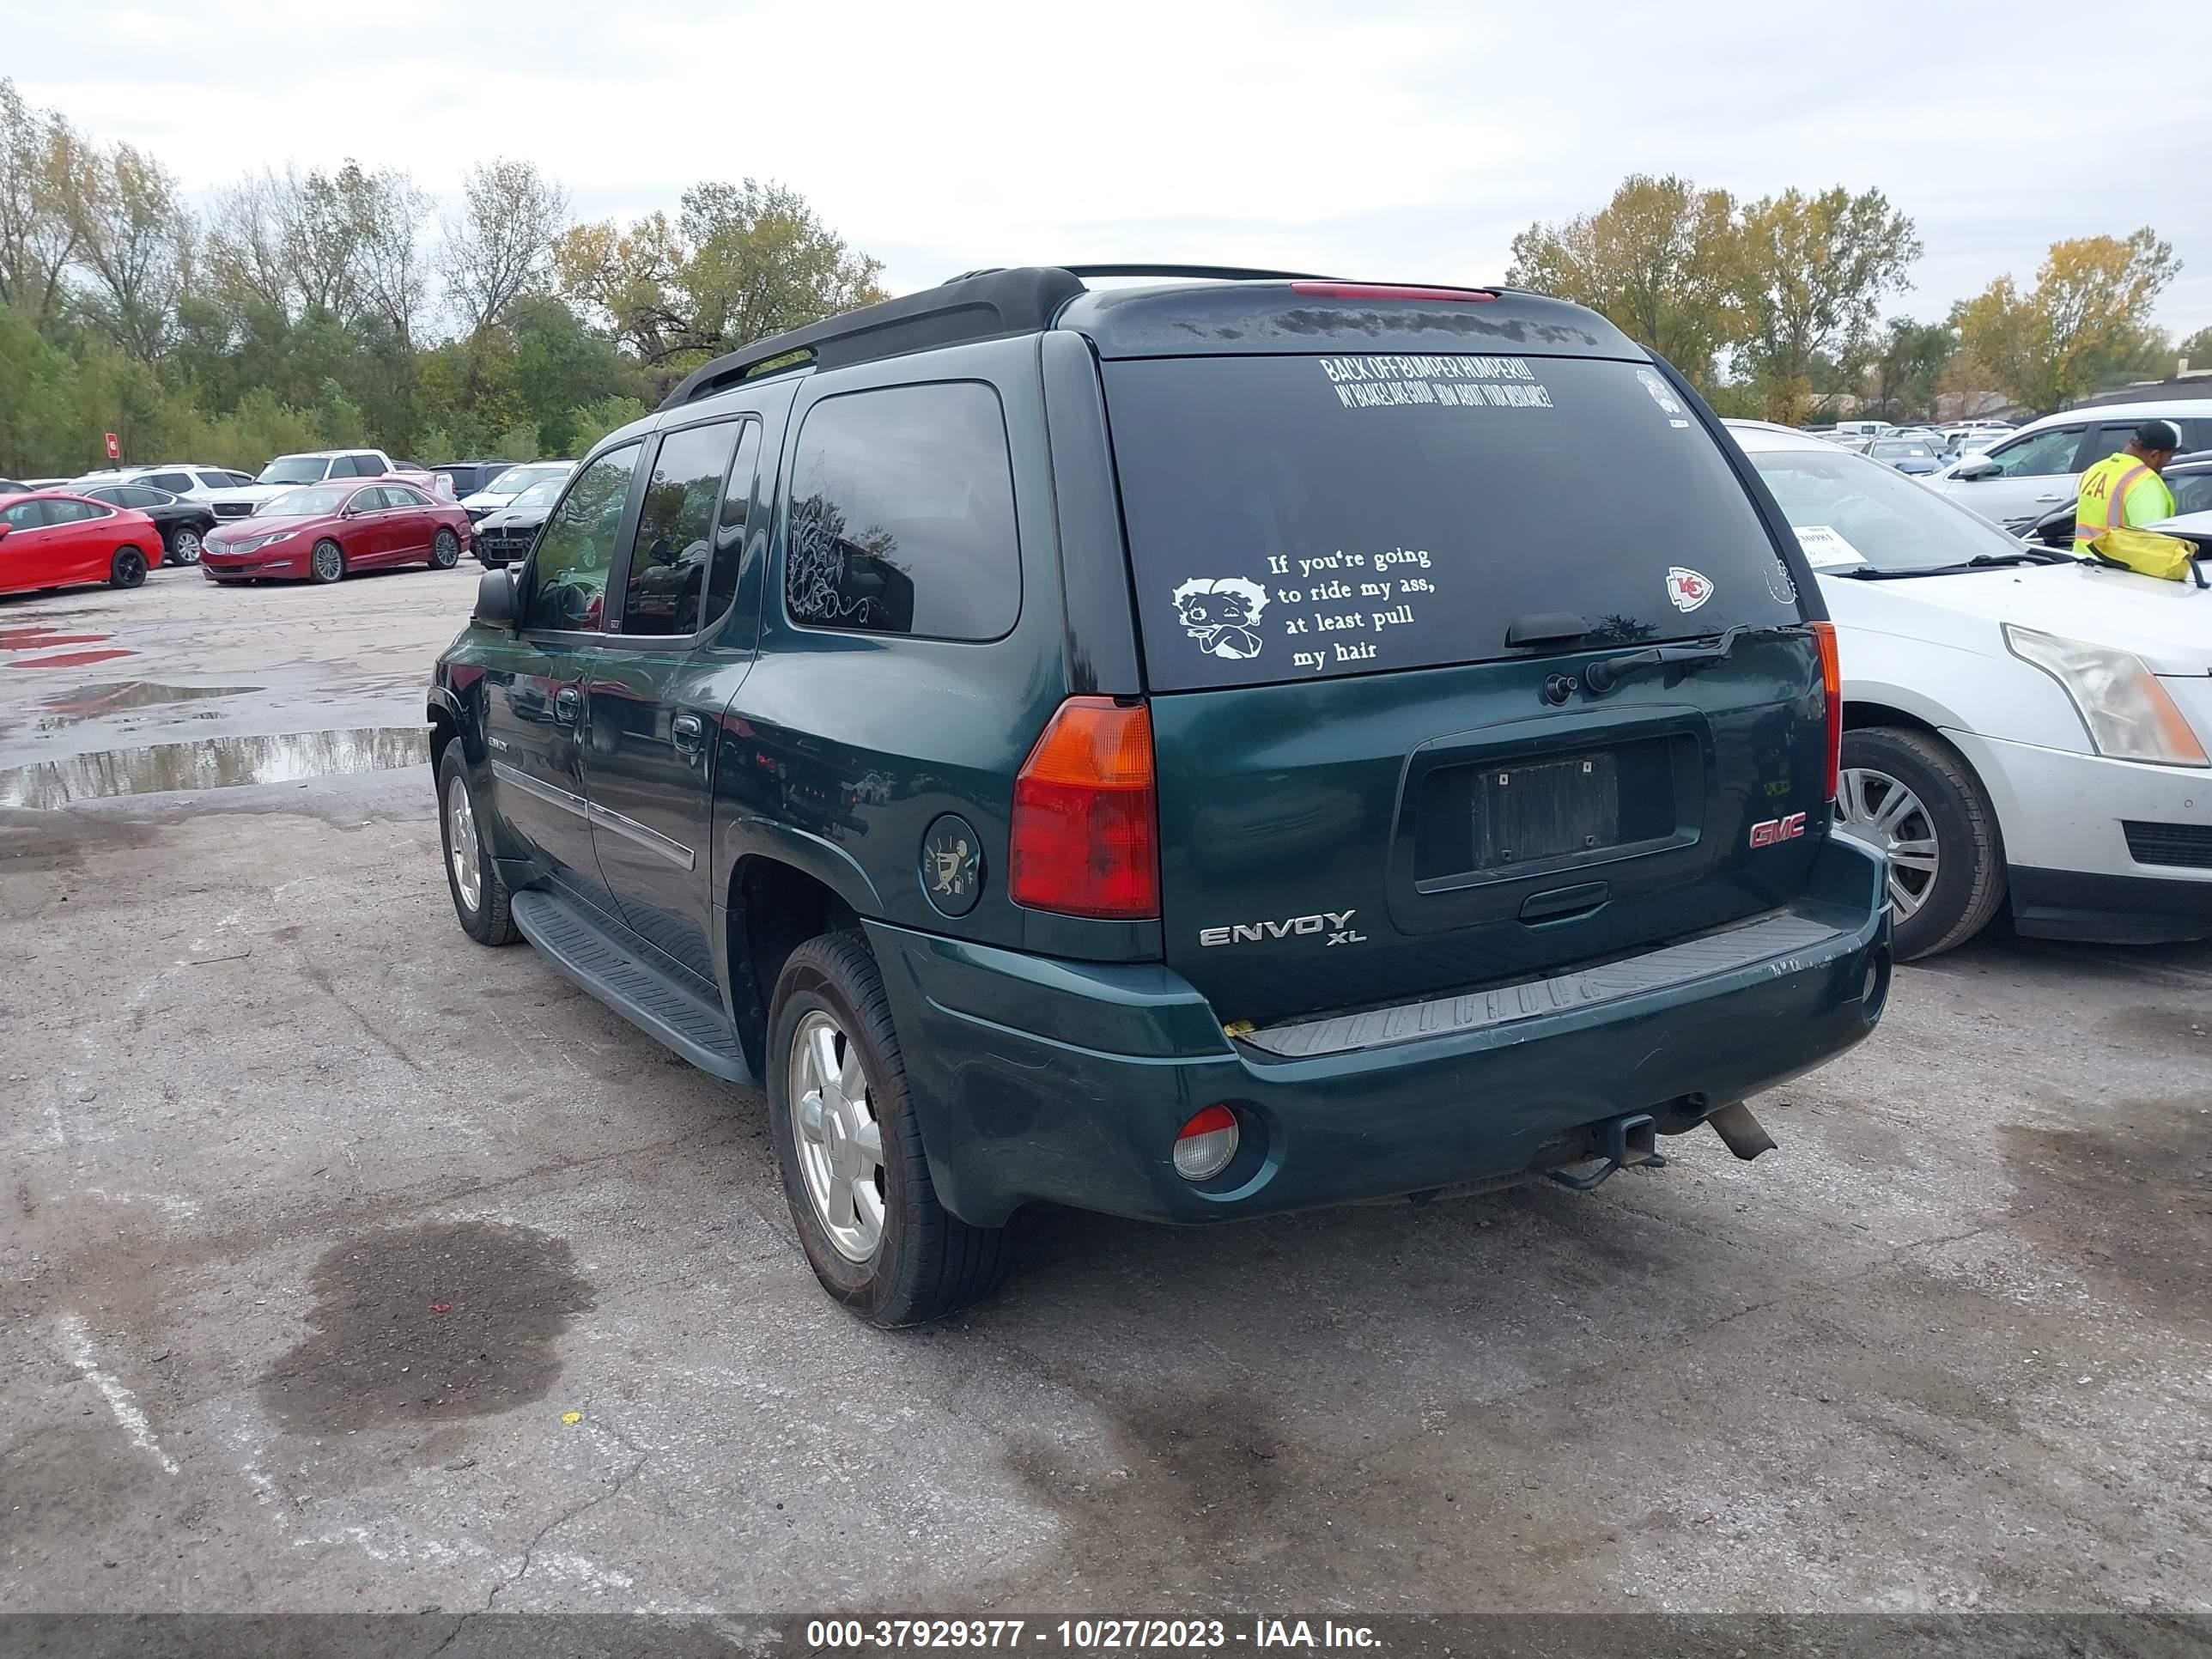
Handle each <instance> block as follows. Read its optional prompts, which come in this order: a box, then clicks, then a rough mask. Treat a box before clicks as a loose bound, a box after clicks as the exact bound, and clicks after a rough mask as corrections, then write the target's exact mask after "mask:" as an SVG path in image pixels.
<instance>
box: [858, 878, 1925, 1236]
mask: <svg viewBox="0 0 2212 1659" xmlns="http://www.w3.org/2000/svg"><path fill="white" fill-rule="evenodd" d="M1816 874H1817V879H1816V883H1815V888H1814V891H1813V892H1811V893H1809V894H1808V896H1807V899H1806V901H1805V902H1804V903H1803V904H1802V906H1801V907H1800V909H1801V913H1802V914H1803V915H1808V916H1809V917H1812V918H1814V919H1816V920H1818V921H1820V922H1821V923H1823V924H1824V926H1825V927H1826V930H1827V931H1826V933H1825V935H1824V937H1822V939H1820V943H1818V944H1817V945H1811V946H1808V947H1805V948H1802V949H1799V950H1796V951H1791V952H1790V954H1788V955H1787V956H1783V957H1771V958H1768V959H1765V960H1763V961H1759V962H1754V963H1748V964H1746V965H1743V966H1740V967H1736V968H1734V969H1729V971H1726V972H1722V973H1716V974H1712V975H1708V976H1705V977H1701V978H1697V979H1692V980H1689V981H1683V982H1679V983H1675V984H1673V985H1670V986H1668V987H1665V988H1662V989H1655V990H1653V991H1650V992H1648V993H1643V994H1632V995H1626V996H1622V997H1620V998H1619V999H1617V1000H1612V1001H1608V1002H1606V1003H1603V1004H1601V1005H1598V1006H1590V1007H1582V1008H1571V1009H1565V1010H1561V1011H1558V1012H1551V1013H1547V1014H1544V1015H1540V1016H1536V1017H1534V1018H1526V1019H1516V1020H1513V1021H1510V1022H1509V1023H1505V1024H1493V1025H1489V1026H1486V1027H1484V1028H1482V1029H1480V1030H1470V1031H1463V1032H1457V1033H1454V1034H1452V1035H1449V1036H1438V1037H1435V1038H1431V1039H1424V1040H1419V1041H1413V1042H1401V1043H1396V1044H1395V1045H1392V1046H1389V1047H1383V1048H1368V1049H1361V1050H1357V1051H1353V1052H1348V1053H1341V1054H1330V1055H1327V1056H1324V1057H1322V1058H1316V1059H1311V1060H1278V1059H1272V1058H1269V1057H1268V1056H1267V1055H1265V1054H1261V1053H1260V1052H1259V1051H1257V1050H1255V1049H1253V1048H1249V1046H1245V1045H1240V1044H1237V1043H1234V1042H1231V1040H1230V1039H1229V1038H1228V1037H1227V1036H1225V1035H1224V1034H1223V1032H1222V1030H1221V1026H1220V1023H1219V1021H1218V1019H1217V1018H1215V1016H1214V1014H1213V1012H1212V1009H1211V1008H1210V1007H1209V1006H1207V1005H1206V1001H1205V1000H1204V999H1203V998H1202V997H1200V995H1199V994H1198V993H1197V992H1196V991H1194V990H1193V989H1192V988H1191V987H1190V986H1189V985H1188V983H1186V982H1185V981H1183V980H1182V978H1181V977H1180V976H1179V975H1176V974H1174V973H1172V972H1170V970H1169V969H1167V968H1165V967H1164V966H1163V965H1160V964H1147V965H1142V966H1128V967H1108V966H1103V965H1098V964H1093V963H1071V962H1062V961H1056V960H1053V959H1050V958H1044V957H1031V956H1025V955H1023V954H1021V953H1018V952H1015V951H1001V950H996V949H994V948H990V947H987V946H981V945H968V944H963V943H962V942H960V941H957V940H951V939H939V938H936V937H933V936H931V935H927V934H922V933H912V932H908V931H907V930H905V929H902V928H896V927H887V926H884V925H880V924H870V926H869V929H868V932H869V937H870V940H871V942H872V945H873V946H874V949H875V952H876V957H877V960H878V963H880V965H881V966H882V969H883V972H884V982H885V985H886V987H887V989H888V991H889V993H890V999H891V1006H892V1012H893V1015H894V1018H896V1022H897V1024H898V1029H899V1030H900V1032H901V1034H902V1043H901V1048H902V1052H903V1054H904V1057H905V1060H906V1066H907V1074H908V1083H909V1085H910V1087H911V1088H912V1090H913V1091H914V1096H915V1103H916V1110H917V1112H918V1113H919V1114H920V1115H921V1128H922V1135H923V1140H924V1144H925V1145H926V1146H927V1148H928V1152H929V1164H930V1171H931V1174H932V1176H933V1179H934V1181H935V1182H936V1185H937V1190H938V1194H939V1197H940V1198H941V1199H943V1200H944V1201H945V1204H946V1205H947V1206H949V1207H950V1208H951V1210H952V1211H953V1212H954V1213H955V1214H957V1215H959V1216H961V1217H963V1218H964V1219H966V1220H968V1221H969V1222H971V1223H974V1224H975V1225H1000V1224H1001V1223H1003V1222H1004V1221H1005V1220H1006V1218H1007V1217H1008V1216H1010V1215H1011V1214H1012V1212H1014V1211H1015V1210H1017V1209H1018V1208H1019V1207H1020V1206H1022V1205H1024V1204H1025V1203H1029V1202H1032V1201H1048V1202H1054V1203H1061V1204H1067V1205H1072V1206H1076V1207H1078V1208H1082V1209H1089V1210H1097V1211H1103V1212H1107V1213H1109V1214H1114V1215H1122V1216H1129V1217H1133V1218H1142V1219H1148V1220H1158V1221H1185V1222H1194V1221H1213V1220H1225V1219H1230V1218H1236V1217H1240V1216H1249V1215H1261V1214H1267V1213H1271V1212H1277V1211H1283V1210H1292V1209H1301V1208H1306V1207H1311V1206H1321V1205H1328V1204H1340V1203H1348V1202H1354V1201H1357V1200H1363V1199H1369V1198H1383V1197H1389V1196H1393V1195H1396V1194H1405V1193H1413V1192H1419V1191H1423V1190H1426V1189H1429V1188H1443V1187H1452V1186H1457V1185H1460V1184H1462V1183H1466V1182H1479V1181H1483V1180H1487V1179H1492V1178H1494V1177H1496V1176H1501V1175H1510V1174H1512V1173H1515V1172H1516V1171H1520V1170H1528V1169H1530V1168H1532V1167H1541V1166H1542V1165H1545V1164H1550V1163H1554V1162H1558V1161H1560V1160H1561V1158H1563V1157H1564V1156H1571V1155H1573V1152H1574V1151H1575V1149H1577V1148H1578V1147H1579V1146H1580V1145H1581V1140H1580V1136H1581V1134H1582V1132H1583V1131H1584V1130H1586V1129H1587V1128H1588V1127H1589V1126H1591V1125H1594V1124H1596V1123H1599V1122H1601V1121H1604V1120H1606V1119H1607V1118H1611V1117H1614V1116H1617V1115H1620V1114H1622V1113H1624V1112H1631V1111H1651V1112H1653V1113H1654V1115H1655V1116H1656V1117H1657V1118H1658V1119H1659V1121H1660V1123H1661V1127H1662V1128H1682V1127H1689V1125H1691V1124H1692V1123H1694V1122H1695V1121H1698V1119H1699V1117H1701V1116H1702V1115H1704V1114H1705V1112H1708V1111H1710V1110H1711V1109H1715V1108H1717V1107H1719V1106H1722V1105H1725V1104H1727V1103H1729V1102H1731V1101H1735V1100H1741V1099H1742V1098H1743V1097H1746V1096H1747V1095H1750V1094H1753V1093H1756V1092H1757V1091H1760V1090H1762V1089H1766V1088H1771V1087H1772V1086H1773V1085H1776V1084H1778V1083H1780V1082H1782V1081H1784V1080H1785V1079H1789V1078H1790V1077H1793V1076H1795V1075H1796V1074H1798V1073H1802V1072H1805V1071H1808V1070H1810V1069H1811V1068H1812V1067H1814V1066H1818V1065H1820V1064H1821V1063H1822V1062H1823V1061H1825V1060H1829V1059H1831V1058H1832V1057H1833V1056H1835V1055H1836V1054H1840V1053H1842V1052H1843V1051H1844V1049H1846V1048H1850V1046H1851V1045H1852V1044H1853V1043H1855V1042H1858V1041H1859V1040H1860V1039H1862V1038H1863V1037H1864V1036H1866V1035H1867V1033H1868V1032H1869V1030H1872V1029H1873V1026H1874V1024H1875V1020H1876V1019H1877V1018H1879V1017H1880V1012H1881V1000H1882V993H1883V991H1884V990H1885V989H1886V987H1887V946H1888V937H1889V934H1888V930H1889V916H1888V912H1887V909H1886V908H1883V906H1882V902H1881V863H1880V860H1878V859H1876V858H1875V856H1874V855H1873V854H1869V853H1868V852H1866V851H1865V850H1864V849H1863V848H1859V847H1857V845H1856V844H1854V843H1851V842H1844V841H1841V840H1832V841H1831V842H1828V843H1827V845H1826V849H1825V850H1824V851H1823V853H1822V854H1821V858H1820V865H1819V866H1818V870H1817V872H1816ZM1870 983H1871V984H1873V985H1874V986H1875V994H1874V995H1873V996H1872V997H1871V998H1866V997H1864V995H1863V994H1864V992H1865V989H1866V987H1868V986H1869V984H1870ZM1214 1103H1231V1104H1233V1105H1234V1106H1235V1108H1236V1109H1237V1111H1238V1113H1239V1115H1240V1117H1241V1118H1242V1119H1243V1121H1245V1123H1246V1125H1247V1126H1248V1127H1247V1133H1246V1142H1247V1145H1246V1149H1245V1152H1243V1153H1240V1156H1239V1159H1238V1161H1237V1163H1236V1164H1232V1165H1231V1168H1230V1170H1229V1171H1228V1172H1227V1174H1226V1175H1225V1176H1223V1177H1221V1178H1220V1179H1219V1180H1218V1181H1217V1182H1214V1183H1212V1184H1210V1185H1209V1186H1206V1187H1198V1186H1194V1185H1192V1184H1191V1183H1190V1182H1186V1181H1184V1180H1183V1179H1182V1178H1181V1177H1180V1176H1177V1175H1176V1173H1175V1171H1174V1167H1173V1164H1172V1163H1171V1162H1170V1149H1171V1146H1172V1144H1173V1139H1174V1136H1175V1133H1176V1129H1177V1128H1179V1127H1181V1126H1182V1124H1183V1123H1184V1122H1185V1121H1188V1118H1189V1117H1190V1115H1192V1114H1193V1113H1194V1112H1196V1111H1197V1110H1199V1109H1200V1108H1201V1107H1205V1106H1208V1105H1212V1104H1214ZM1255 1149H1256V1150H1255Z"/></svg>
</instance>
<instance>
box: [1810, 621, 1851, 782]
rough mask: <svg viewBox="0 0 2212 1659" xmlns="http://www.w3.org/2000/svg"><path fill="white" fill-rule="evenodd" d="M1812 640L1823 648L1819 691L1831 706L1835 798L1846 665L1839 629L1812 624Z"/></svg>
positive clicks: (1830, 763)
mask: <svg viewBox="0 0 2212 1659" xmlns="http://www.w3.org/2000/svg"><path fill="white" fill-rule="evenodd" d="M1811 627H1812V629H1813V638H1814V641H1817V642H1818V643H1819V645H1820V689H1821V690H1823V691H1824V692H1826V694H1827V704H1828V793H1827V799H1830V800H1833V799H1835V798H1836V783H1837V775H1838V773H1840V772H1841V771H1842V770H1843V766H1844V665H1843V660H1842V659H1840V658H1839V657H1838V656H1837V654H1836V625H1835V623H1825V622H1816V623H1812V624H1811Z"/></svg>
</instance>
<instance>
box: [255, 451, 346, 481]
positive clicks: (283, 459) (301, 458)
mask: <svg viewBox="0 0 2212 1659" xmlns="http://www.w3.org/2000/svg"><path fill="white" fill-rule="evenodd" d="M329 466H330V463H329V462H328V461H327V460H325V459H323V458H322V457H321V456H319V455H279V456H278V457H277V458H276V459H275V460H273V461H271V462H270V463H269V465H266V466H264V467H263V468H262V469H261V476H260V477H258V478H256V479H255V480H254V483H265V484H302V483H321V482H322V477H323V473H324V471H325V470H326V469H327V468H328V467H329Z"/></svg>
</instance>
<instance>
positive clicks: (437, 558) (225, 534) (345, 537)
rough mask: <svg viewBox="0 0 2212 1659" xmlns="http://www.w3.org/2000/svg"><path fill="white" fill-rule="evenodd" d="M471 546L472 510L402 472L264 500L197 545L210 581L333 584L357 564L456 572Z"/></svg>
mask: <svg viewBox="0 0 2212 1659" xmlns="http://www.w3.org/2000/svg"><path fill="white" fill-rule="evenodd" d="M468 544H469V515H468V514H467V513H464V512H462V511H461V509H460V508H459V507H455V506H454V505H453V504H452V503H451V502H448V501H435V500H433V499H432V498H431V496H430V495H429V493H428V491H427V490H425V489H422V487H421V486H419V485H417V484H416V483H410V481H408V480H407V479H404V478H395V477H382V478H366V479H362V478H347V479H345V480H343V482H341V481H338V480H336V479H333V480H332V481H331V482H330V483H319V484H305V485H302V486H301V488H300V489H289V490H287V491H285V492H284V494H283V495H278V496H276V497H274V498H272V499H271V500H269V501H264V502H263V503H262V504H261V505H260V506H259V507H257V508H256V509H255V510H254V514H253V516H252V518H250V519H233V520H225V521H224V522H223V523H221V524H218V525H217V526H216V527H215V528H214V529H213V530H210V532H208V533H207V536H206V538H204V540H202V541H201V543H200V574H202V575H203V576H205V577H206V578H207V579H208V580H210V581H213V582H239V581H260V580H264V578H273V579H276V580H288V581H311V582H334V581H337V580H339V579H340V578H341V577H343V576H344V575H346V574H349V572H352V571H356V570H378V569H382V568H386V567H388V566H391V565H395V564H427V565H428V566H429V567H430V568H432V569H434V570H451V569H452V568H453V566H454V565H455V564H456V563H457V562H459V559H460V556H461V553H462V550H464V549H465V548H466V547H467V546H468Z"/></svg>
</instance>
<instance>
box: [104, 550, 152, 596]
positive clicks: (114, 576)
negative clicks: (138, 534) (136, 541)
mask: <svg viewBox="0 0 2212 1659" xmlns="http://www.w3.org/2000/svg"><path fill="white" fill-rule="evenodd" d="M145 580H146V556H145V555H144V554H143V553H141V552H140V551H139V550H137V548H135V547H118V548H117V549H116V550H115V556H114V557H113V558H112V559H110V560H109V561H108V562H107V585H108V586H110V587H137V586H141V585H142V584H143V582H144V581H145Z"/></svg>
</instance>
